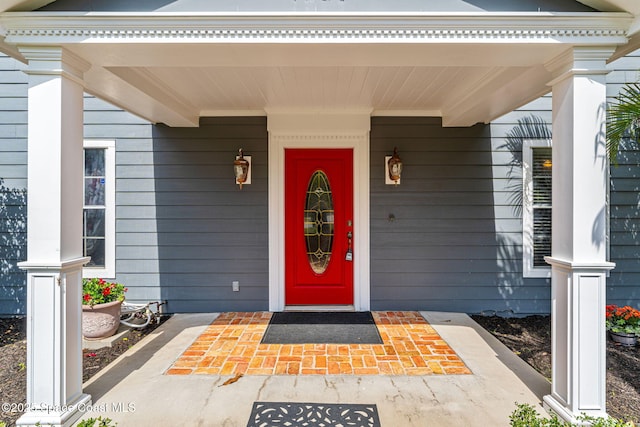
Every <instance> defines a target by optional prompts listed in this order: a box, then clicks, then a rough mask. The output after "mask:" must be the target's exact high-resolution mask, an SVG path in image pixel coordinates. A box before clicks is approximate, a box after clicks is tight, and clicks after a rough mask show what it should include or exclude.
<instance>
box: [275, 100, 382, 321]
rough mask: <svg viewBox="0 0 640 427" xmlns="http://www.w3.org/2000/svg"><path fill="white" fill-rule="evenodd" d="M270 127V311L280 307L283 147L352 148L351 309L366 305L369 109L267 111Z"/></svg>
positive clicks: (364, 308)
mask: <svg viewBox="0 0 640 427" xmlns="http://www.w3.org/2000/svg"><path fill="white" fill-rule="evenodd" d="M267 116H268V119H267V129H268V131H269V310H270V311H282V310H284V308H285V298H284V297H285V283H284V280H285V279H284V278H285V274H284V267H285V253H284V232H285V229H284V212H285V210H284V209H285V207H284V150H285V149H286V148H352V149H353V209H354V215H353V216H354V222H353V248H354V251H353V262H354V265H353V267H354V269H353V270H354V272H353V274H354V277H353V287H354V308H355V310H357V311H367V310H369V309H370V302H371V301H370V300H371V298H370V286H369V274H370V272H369V130H370V128H371V115H370V112H369V111H366V112H363V111H345V112H339V113H336V112H327V113H318V112H309V113H278V112H274V113H270V112H268V115H267Z"/></svg>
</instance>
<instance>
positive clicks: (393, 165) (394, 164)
mask: <svg viewBox="0 0 640 427" xmlns="http://www.w3.org/2000/svg"><path fill="white" fill-rule="evenodd" d="M384 174H385V184H387V185H392V184H394V185H398V184H400V175H402V160H401V159H400V156H398V147H395V148H394V149H393V156H385V157H384Z"/></svg>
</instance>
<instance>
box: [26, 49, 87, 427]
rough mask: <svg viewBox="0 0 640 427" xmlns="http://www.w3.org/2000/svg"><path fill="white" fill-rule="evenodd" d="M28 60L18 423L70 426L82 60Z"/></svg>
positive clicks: (48, 52)
mask: <svg viewBox="0 0 640 427" xmlns="http://www.w3.org/2000/svg"><path fill="white" fill-rule="evenodd" d="M21 52H22V53H23V55H24V56H25V57H26V58H27V59H28V61H29V66H28V68H27V70H26V73H27V74H29V101H28V106H29V113H28V118H29V122H28V131H29V136H28V156H29V165H28V195H27V205H28V206H27V218H28V223H27V261H26V262H23V263H21V264H20V267H21V268H23V269H26V270H27V405H28V406H29V410H28V411H27V412H26V413H25V414H24V415H23V416H22V417H21V418H20V419H19V420H18V422H17V425H28V426H33V425H35V424H36V423H40V424H41V425H46V426H49V425H52V426H69V425H71V424H72V423H73V422H74V421H76V420H77V419H78V418H79V417H80V415H82V407H83V406H84V405H86V404H88V403H90V399H91V397H90V396H89V395H86V394H83V393H82V331H81V320H82V313H81V295H82V266H83V265H84V264H85V263H86V262H87V261H88V258H83V257H82V165H83V161H82V158H83V151H82V138H83V86H82V80H81V78H82V72H83V71H85V70H86V69H87V67H86V64H85V63H84V62H83V61H80V60H79V59H77V58H75V57H73V56H72V55H70V54H69V53H68V52H66V51H64V50H63V49H61V48H56V47H42V48H40V47H39V48H31V47H30V48H23V49H21Z"/></svg>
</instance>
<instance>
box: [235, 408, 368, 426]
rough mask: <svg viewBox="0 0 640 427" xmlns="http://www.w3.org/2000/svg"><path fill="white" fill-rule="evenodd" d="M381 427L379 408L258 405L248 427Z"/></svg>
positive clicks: (253, 411)
mask: <svg viewBox="0 0 640 427" xmlns="http://www.w3.org/2000/svg"><path fill="white" fill-rule="evenodd" d="M282 426H295V427H338V426H341V427H346V426H349V427H380V417H379V416H378V408H377V406H376V405H358V404H344V403H335V404H332V403H289V402H286V403H285V402H255V403H254V404H253V410H252V411H251V417H250V418H249V423H247V427H282Z"/></svg>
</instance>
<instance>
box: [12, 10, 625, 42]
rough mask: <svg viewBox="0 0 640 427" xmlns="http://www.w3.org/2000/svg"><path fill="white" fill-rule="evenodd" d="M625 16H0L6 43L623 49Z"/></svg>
mask: <svg viewBox="0 0 640 427" xmlns="http://www.w3.org/2000/svg"><path fill="white" fill-rule="evenodd" d="M631 22H632V16H631V15H629V14H627V13H546V12H542V13H481V14H470V13H455V14H451V13H427V14H404V13H402V14H400V13H398V14H389V13H368V14H349V13H339V14H326V15H320V14H313V15H310V14H295V15H294V14H284V15H283V14H272V13H262V14H235V15H229V14H201V13H198V14H179V15H176V14H160V13H147V14H139V13H136V14H131V13H109V14H105V13H89V14H77V13H70V14H69V13H63V14H61V13H38V14H33V13H21V12H15V13H4V14H2V15H1V16H0V25H1V27H2V31H3V34H2V35H4V36H5V42H6V43H11V44H24V43H34V44H35V43H47V44H64V43H88V42H94V43H100V42H109V43H113V42H119V43H127V42H147V43H158V42H163V43H167V42H189V43H198V42H204V43H207V42H208V43H210V42H212V41H215V42H225V43H242V42H249V43H273V42H294V43H295V42H303V43H308V42H319V41H321V42H360V43H367V42H391V43H393V42H396V43H407V42H411V41H415V42H421V43H424V42H435V43H443V42H451V41H452V42H464V43H469V42H488V41H490V42H497V43H514V42H531V41H532V40H535V41H536V42H554V43H615V44H621V43H624V42H625V40H624V38H625V36H626V34H627V31H628V29H629V25H630V24H631Z"/></svg>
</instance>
